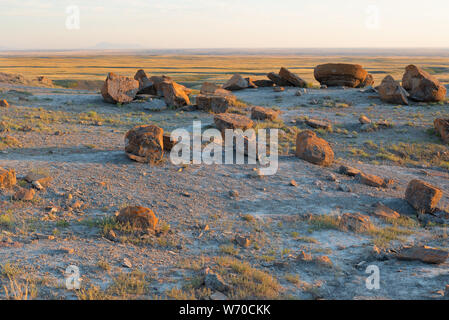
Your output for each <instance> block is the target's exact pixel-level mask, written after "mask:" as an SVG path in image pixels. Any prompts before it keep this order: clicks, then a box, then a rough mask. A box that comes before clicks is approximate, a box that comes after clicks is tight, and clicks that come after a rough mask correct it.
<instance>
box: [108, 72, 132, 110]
mask: <svg viewBox="0 0 449 320" xmlns="http://www.w3.org/2000/svg"><path fill="white" fill-rule="evenodd" d="M138 91H139V82H138V81H136V80H134V79H130V78H127V77H122V76H119V75H116V74H115V73H112V72H111V73H109V74H108V76H107V78H106V80H105V82H104V84H103V87H102V89H101V95H102V96H103V99H104V101H106V102H108V103H129V102H131V101H133V100H134V98H135V97H136V94H137V92H138Z"/></svg>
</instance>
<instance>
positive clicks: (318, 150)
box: [296, 130, 334, 166]
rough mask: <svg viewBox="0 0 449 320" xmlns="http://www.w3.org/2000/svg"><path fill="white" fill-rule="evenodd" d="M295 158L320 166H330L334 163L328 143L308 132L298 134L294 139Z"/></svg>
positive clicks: (332, 153) (332, 152)
mask: <svg viewBox="0 0 449 320" xmlns="http://www.w3.org/2000/svg"><path fill="white" fill-rule="evenodd" d="M296 156H297V157H298V158H301V159H303V160H305V161H307V162H310V163H313V164H316V165H321V166H330V165H331V164H332V162H333V161H334V151H333V150H332V148H331V146H330V145H329V143H328V142H327V141H326V140H324V139H321V138H319V137H317V135H316V134H315V132H313V131H310V130H305V131H303V132H300V133H299V134H298V136H297V137H296Z"/></svg>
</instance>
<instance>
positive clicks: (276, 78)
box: [267, 72, 292, 87]
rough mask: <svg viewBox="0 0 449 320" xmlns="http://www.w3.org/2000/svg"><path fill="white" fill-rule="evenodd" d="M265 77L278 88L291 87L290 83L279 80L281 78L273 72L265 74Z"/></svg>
mask: <svg viewBox="0 0 449 320" xmlns="http://www.w3.org/2000/svg"><path fill="white" fill-rule="evenodd" d="M267 77H268V79H270V80H271V81H273V83H274V84H275V85H276V86H278V87H291V86H292V85H291V83H290V82H288V81H287V80H285V79H283V78H281V76H279V74H277V73H275V72H270V73H269V74H267Z"/></svg>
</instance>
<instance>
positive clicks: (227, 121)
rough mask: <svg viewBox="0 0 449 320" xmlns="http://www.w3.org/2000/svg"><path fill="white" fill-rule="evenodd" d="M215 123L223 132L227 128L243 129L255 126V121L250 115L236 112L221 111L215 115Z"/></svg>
mask: <svg viewBox="0 0 449 320" xmlns="http://www.w3.org/2000/svg"><path fill="white" fill-rule="evenodd" d="M214 122H215V125H216V126H217V128H218V130H220V131H221V132H222V133H223V134H224V132H225V130H226V129H232V130H236V129H242V130H243V131H245V130H247V129H250V128H252V127H253V125H254V122H253V121H252V120H251V119H249V118H248V117H245V116H242V115H239V114H235V113H220V114H217V115H216V116H215V117H214Z"/></svg>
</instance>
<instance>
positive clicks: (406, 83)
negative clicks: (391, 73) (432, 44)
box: [402, 65, 446, 102]
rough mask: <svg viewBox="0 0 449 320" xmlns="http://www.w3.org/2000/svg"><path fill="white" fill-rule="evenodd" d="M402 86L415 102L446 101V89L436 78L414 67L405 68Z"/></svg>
mask: <svg viewBox="0 0 449 320" xmlns="http://www.w3.org/2000/svg"><path fill="white" fill-rule="evenodd" d="M402 86H403V87H404V89H405V90H407V91H408V92H409V93H410V98H411V99H413V100H415V101H421V102H436V101H444V100H445V99H446V87H445V86H443V85H442V84H441V83H440V81H438V79H436V78H435V77H434V76H432V75H430V74H429V73H427V72H426V71H424V70H422V69H420V68H418V67H417V66H414V65H409V66H408V67H407V68H405V74H404V77H403V78H402Z"/></svg>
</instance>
